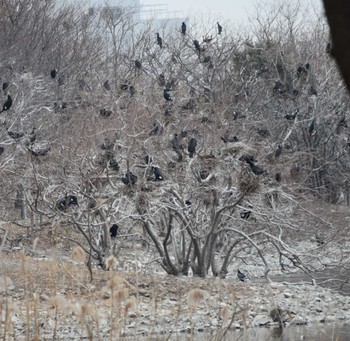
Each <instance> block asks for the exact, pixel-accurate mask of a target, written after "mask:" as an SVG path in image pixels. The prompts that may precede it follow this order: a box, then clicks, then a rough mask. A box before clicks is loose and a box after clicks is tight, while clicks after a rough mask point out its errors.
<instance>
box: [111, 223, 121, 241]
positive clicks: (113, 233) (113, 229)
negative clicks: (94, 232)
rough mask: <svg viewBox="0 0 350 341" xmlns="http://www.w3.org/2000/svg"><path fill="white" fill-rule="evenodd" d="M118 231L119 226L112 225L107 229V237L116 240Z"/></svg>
mask: <svg viewBox="0 0 350 341" xmlns="http://www.w3.org/2000/svg"><path fill="white" fill-rule="evenodd" d="M118 229H119V226H118V225H117V224H113V225H112V226H111V227H110V228H109V235H110V236H111V238H116V237H117V234H118Z"/></svg>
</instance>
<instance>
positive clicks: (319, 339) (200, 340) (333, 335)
mask: <svg viewBox="0 0 350 341" xmlns="http://www.w3.org/2000/svg"><path fill="white" fill-rule="evenodd" d="M130 340H131V339H130ZM137 340H138V341H146V340H147V341H167V340H169V341H277V340H279V341H301V340H305V341H349V340H350V325H348V324H312V325H305V326H288V327H286V328H284V329H280V328H278V327H276V328H249V329H247V330H245V331H240V330H237V331H229V332H228V333H227V334H225V335H222V333H220V334H216V335H208V334H205V333H196V334H194V335H189V334H188V335H187V334H186V335H183V334H182V335H181V334H180V335H168V336H164V335H162V336H160V335H158V336H157V335H154V336H149V337H144V338H138V339H137Z"/></svg>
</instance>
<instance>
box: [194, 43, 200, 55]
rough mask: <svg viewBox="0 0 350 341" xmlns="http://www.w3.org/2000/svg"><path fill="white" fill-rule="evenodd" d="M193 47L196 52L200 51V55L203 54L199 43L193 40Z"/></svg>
mask: <svg viewBox="0 0 350 341" xmlns="http://www.w3.org/2000/svg"><path fill="white" fill-rule="evenodd" d="M193 45H194V47H195V48H196V50H197V51H198V53H200V52H201V46H200V45H199V41H198V40H193Z"/></svg>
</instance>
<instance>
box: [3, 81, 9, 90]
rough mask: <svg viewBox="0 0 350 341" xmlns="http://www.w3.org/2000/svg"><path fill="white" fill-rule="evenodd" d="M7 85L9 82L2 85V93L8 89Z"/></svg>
mask: <svg viewBox="0 0 350 341" xmlns="http://www.w3.org/2000/svg"><path fill="white" fill-rule="evenodd" d="M9 85H10V83H9V82H4V83H2V91H5V90H6V89H7V88H8V86H9Z"/></svg>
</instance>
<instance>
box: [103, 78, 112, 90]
mask: <svg viewBox="0 0 350 341" xmlns="http://www.w3.org/2000/svg"><path fill="white" fill-rule="evenodd" d="M103 87H104V88H105V89H106V90H107V91H110V90H111V85H110V84H109V81H108V80H106V81H105V82H104V83H103Z"/></svg>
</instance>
